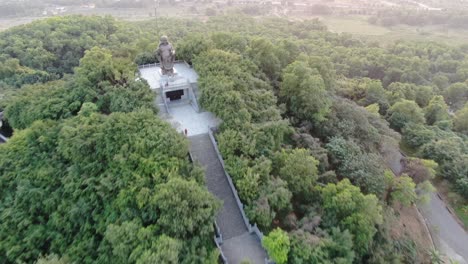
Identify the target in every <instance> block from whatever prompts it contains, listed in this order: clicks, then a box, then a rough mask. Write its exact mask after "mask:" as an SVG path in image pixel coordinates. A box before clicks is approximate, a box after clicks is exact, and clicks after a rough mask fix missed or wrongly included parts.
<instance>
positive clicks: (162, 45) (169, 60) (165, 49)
mask: <svg viewBox="0 0 468 264" xmlns="http://www.w3.org/2000/svg"><path fill="white" fill-rule="evenodd" d="M156 57H157V58H158V60H159V62H160V65H161V73H162V75H169V76H172V75H174V62H175V50H174V49H173V48H172V45H171V43H169V41H168V40H167V37H166V36H162V37H161V39H160V40H159V47H158V49H157V50H156Z"/></svg>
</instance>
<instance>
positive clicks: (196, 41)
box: [177, 34, 213, 64]
mask: <svg viewBox="0 0 468 264" xmlns="http://www.w3.org/2000/svg"><path fill="white" fill-rule="evenodd" d="M212 47H213V43H212V41H211V39H210V38H209V37H208V36H206V35H203V34H191V35H188V36H185V37H184V38H183V39H182V40H181V41H179V42H177V57H178V58H179V59H182V60H185V61H186V62H188V63H190V64H192V61H193V59H194V58H195V57H196V56H198V55H200V54H201V53H203V52H205V51H207V50H209V49H210V48H212Z"/></svg>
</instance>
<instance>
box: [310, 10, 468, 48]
mask: <svg viewBox="0 0 468 264" xmlns="http://www.w3.org/2000/svg"><path fill="white" fill-rule="evenodd" d="M318 18H319V19H320V20H321V21H322V22H323V23H324V24H325V25H327V27H328V28H329V30H330V31H333V32H336V33H350V34H353V35H356V36H360V37H362V38H363V39H367V40H374V41H378V42H393V41H396V40H401V39H403V40H413V41H435V42H440V43H445V44H448V45H463V44H468V30H462V29H458V30H454V29H447V28H444V27H442V26H425V27H411V26H396V27H392V28H386V27H383V26H377V25H372V24H370V23H368V22H367V17H366V16H347V17H334V16H325V17H318Z"/></svg>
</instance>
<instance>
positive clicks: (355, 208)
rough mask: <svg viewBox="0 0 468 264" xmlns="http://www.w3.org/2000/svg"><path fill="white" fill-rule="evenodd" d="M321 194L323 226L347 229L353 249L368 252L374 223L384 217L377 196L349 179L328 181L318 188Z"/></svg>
mask: <svg viewBox="0 0 468 264" xmlns="http://www.w3.org/2000/svg"><path fill="white" fill-rule="evenodd" d="M321 196H322V207H323V210H324V212H325V214H324V224H325V226H327V227H334V226H339V227H340V228H341V229H343V230H345V229H348V230H349V231H350V233H351V234H352V235H353V242H354V246H353V248H354V251H355V252H356V253H357V255H358V256H359V257H362V256H363V255H364V254H365V253H367V252H368V249H369V247H370V245H371V243H372V240H373V237H374V235H375V233H376V232H377V228H376V226H377V225H379V224H381V223H382V221H383V219H382V207H381V206H380V205H379V202H378V199H377V197H375V195H373V194H368V195H364V194H362V193H361V191H360V190H359V188H358V187H356V186H353V185H352V184H351V183H350V182H349V180H348V179H344V180H342V181H340V182H339V183H338V184H336V185H335V184H328V185H327V186H325V187H324V188H323V189H322V190H321Z"/></svg>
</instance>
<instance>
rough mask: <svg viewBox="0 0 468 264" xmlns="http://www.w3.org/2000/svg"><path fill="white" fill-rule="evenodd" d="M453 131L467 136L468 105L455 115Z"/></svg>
mask: <svg viewBox="0 0 468 264" xmlns="http://www.w3.org/2000/svg"><path fill="white" fill-rule="evenodd" d="M453 129H454V130H455V131H457V132H460V133H463V134H465V135H468V103H467V104H465V106H464V107H463V108H462V109H460V110H458V111H457V112H456V113H455V118H454V119H453Z"/></svg>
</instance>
